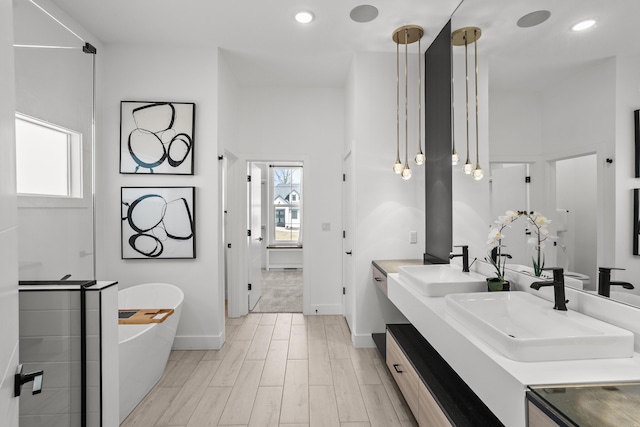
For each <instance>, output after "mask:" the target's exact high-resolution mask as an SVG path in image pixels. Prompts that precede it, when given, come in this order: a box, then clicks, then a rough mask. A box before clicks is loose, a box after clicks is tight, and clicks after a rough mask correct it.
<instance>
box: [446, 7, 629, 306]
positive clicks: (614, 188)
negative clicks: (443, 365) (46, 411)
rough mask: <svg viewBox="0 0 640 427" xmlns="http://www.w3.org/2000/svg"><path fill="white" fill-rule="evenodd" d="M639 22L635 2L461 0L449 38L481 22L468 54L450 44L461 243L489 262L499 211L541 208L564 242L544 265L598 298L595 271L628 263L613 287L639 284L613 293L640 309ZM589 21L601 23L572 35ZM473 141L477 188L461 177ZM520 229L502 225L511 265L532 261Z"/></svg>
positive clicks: (549, 248) (551, 246)
mask: <svg viewBox="0 0 640 427" xmlns="http://www.w3.org/2000/svg"><path fill="white" fill-rule="evenodd" d="M638 16H640V2H638V1H636V0H620V1H618V2H616V4H615V7H612V5H611V2H607V1H605V0H563V1H562V2H554V1H542V2H535V4H534V3H531V2H529V1H526V0H515V1H514V0H464V1H463V2H462V4H461V5H460V7H459V8H458V9H457V10H456V12H455V13H454V15H453V17H452V31H453V32H455V31H456V30H457V29H460V28H464V27H478V28H480V30H481V36H480V38H479V39H478V41H477V42H476V43H474V44H468V46H467V55H466V56H465V48H464V46H463V45H458V46H455V45H454V46H452V49H453V58H454V66H453V79H454V83H453V88H454V89H453V90H454V93H453V99H454V107H453V116H454V141H453V144H454V145H455V148H456V150H457V151H458V153H459V154H460V163H459V164H458V165H456V166H453V178H454V179H453V181H454V185H453V209H454V221H453V225H454V229H453V236H454V237H453V241H454V244H469V246H470V251H471V252H472V256H473V257H476V258H478V259H479V260H482V259H484V257H485V256H486V254H487V247H486V241H487V234H488V231H489V226H490V225H491V224H492V223H493V222H494V221H495V220H496V219H497V217H498V215H504V212H505V210H507V209H510V210H524V209H527V210H535V211H539V212H541V213H542V214H544V215H545V216H546V217H548V218H549V219H551V220H552V223H551V227H550V231H551V234H552V235H554V236H557V240H555V242H553V241H548V242H547V245H546V247H545V249H544V254H545V260H546V265H547V266H560V267H564V268H565V271H568V272H570V274H571V275H572V276H573V277H575V278H578V279H580V280H581V281H582V282H583V288H584V290H585V291H592V292H594V291H595V290H596V289H597V282H598V267H618V268H623V269H625V270H620V271H615V273H614V277H613V280H616V281H624V282H630V283H632V284H634V285H635V289H633V290H629V289H622V287H616V289H613V288H612V290H611V291H612V294H611V295H612V298H619V299H620V300H624V302H627V303H635V302H636V301H637V303H636V305H638V306H640V258H638V257H637V256H636V257H634V256H633V239H634V237H635V236H634V220H633V191H632V189H633V188H636V187H640V181H638V179H637V178H635V175H634V123H633V111H634V110H636V109H638V108H640V43H639V42H638V40H637V37H636V35H635V30H634V28H635V24H636V23H637V17H638ZM587 19H594V20H595V25H593V26H592V27H591V28H588V29H585V30H582V31H574V30H573V29H572V27H573V25H575V24H577V23H579V22H581V21H584V20H587ZM454 44H455V43H454ZM476 48H477V58H478V67H477V73H478V74H477V81H478V88H477V90H476V88H475V81H476V69H475V53H476ZM465 59H466V69H465ZM467 77H468V80H467ZM467 87H468V92H467V90H466V88H467ZM467 93H469V95H468V96H467ZM476 93H477V94H478V113H477V117H478V122H477V124H478V126H477V127H476V100H475V94H476ZM467 129H468V130H467ZM476 129H478V132H477V136H478V137H479V140H478V141H477V142H476ZM467 134H468V135H469V137H468V139H467ZM467 144H468V146H469V157H470V160H471V162H472V163H473V164H474V166H475V164H476V161H477V160H479V163H480V164H481V166H482V168H483V170H484V175H485V176H484V178H483V179H482V180H480V181H474V180H473V179H472V177H471V176H469V175H465V174H464V172H462V166H463V164H464V163H465V159H466V157H467ZM476 145H477V149H476ZM524 225H525V224H524V222H522V223H520V224H515V225H514V226H513V227H511V228H509V229H507V230H505V235H506V237H505V239H504V241H503V243H504V244H505V245H506V247H507V248H506V251H507V252H508V253H509V254H510V255H512V259H510V260H509V263H511V264H512V265H513V266H514V268H519V267H517V266H519V265H522V266H531V265H532V262H531V258H532V249H531V247H530V245H527V239H528V238H529V237H530V236H529V235H527V234H526V233H527V229H526V227H525V226H524ZM529 231H531V230H529ZM618 288H619V289H618Z"/></svg>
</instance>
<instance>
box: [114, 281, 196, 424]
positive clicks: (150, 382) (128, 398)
mask: <svg viewBox="0 0 640 427" xmlns="http://www.w3.org/2000/svg"><path fill="white" fill-rule="evenodd" d="M183 300H184V293H183V292H182V290H181V289H180V288H178V287H176V286H173V285H169V284H167V283H146V284H143V285H137V286H132V287H130V288H127V289H122V290H120V291H119V292H118V308H119V309H127V308H138V309H140V308H144V309H152V308H173V309H174V313H173V314H172V315H171V316H169V317H168V318H167V319H166V320H165V321H164V322H162V323H151V324H148V325H118V342H119V345H118V350H119V352H120V358H119V362H120V387H119V389H120V422H121V423H122V421H123V420H124V419H125V418H126V417H127V416H128V415H129V414H130V413H131V411H133V409H134V408H135V407H136V406H137V405H138V403H140V401H141V400H142V399H143V398H144V397H145V396H146V395H147V393H149V391H151V389H152V388H153V386H154V385H155V384H156V383H157V382H158V380H159V379H160V377H161V376H162V373H163V372H164V369H165V366H166V364H167V360H168V358H169V352H170V351H171V346H172V345H173V339H174V337H175V335H176V329H177V328H178V322H179V321H180V312H181V310H182V301H183Z"/></svg>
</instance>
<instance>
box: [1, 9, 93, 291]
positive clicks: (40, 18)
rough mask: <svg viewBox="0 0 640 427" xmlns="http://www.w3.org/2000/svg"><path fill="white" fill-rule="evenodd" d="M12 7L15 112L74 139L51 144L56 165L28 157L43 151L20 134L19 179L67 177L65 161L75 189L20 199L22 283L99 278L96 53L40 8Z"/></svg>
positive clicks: (22, 117) (39, 158)
mask: <svg viewBox="0 0 640 427" xmlns="http://www.w3.org/2000/svg"><path fill="white" fill-rule="evenodd" d="M13 4H14V46H15V48H14V54H15V79H16V113H19V114H20V120H23V119H26V120H29V121H31V123H35V124H36V127H40V129H42V130H46V129H49V130H55V131H56V133H57V134H60V133H62V134H63V136H64V135H67V134H68V135H69V136H68V143H67V144H64V143H62V144H60V143H58V144H57V146H55V147H54V142H53V140H52V142H51V149H52V150H54V149H55V150H57V156H58V157H57V158H58V161H55V165H54V160H52V159H54V158H56V157H54V156H53V155H51V156H38V154H39V153H40V152H41V150H34V152H31V154H30V153H29V152H28V151H26V152H25V151H24V150H28V149H29V148H28V147H29V146H33V147H37V146H38V145H37V144H28V143H27V141H26V140H25V138H24V137H23V134H22V133H21V132H17V140H16V144H17V151H18V152H21V148H22V149H23V151H22V152H21V155H20V156H19V158H18V162H17V165H16V168H17V169H18V177H19V179H20V171H21V170H22V171H27V170H28V175H27V176H28V177H29V178H30V180H34V179H35V180H53V177H50V176H49V175H48V174H51V173H53V172H54V171H58V174H59V173H60V171H61V170H62V173H64V168H63V167H62V166H63V165H62V163H63V162H62V161H60V160H59V159H61V158H64V159H66V164H67V168H66V169H68V172H67V173H68V175H67V176H66V177H65V176H63V177H62V178H63V179H65V178H66V181H65V182H68V186H69V191H68V194H63V195H57V196H51V195H47V196H44V195H38V194H22V193H21V194H19V195H18V209H19V217H18V218H19V223H18V225H19V262H20V264H19V267H20V269H19V276H20V280H54V279H60V278H61V277H63V276H65V275H67V274H70V275H71V279H72V280H73V279H82V280H88V279H89V280H90V279H94V278H95V277H94V276H95V268H94V257H93V253H94V227H93V219H94V213H93V164H92V163H93V161H92V160H93V159H92V158H93V135H94V131H93V117H94V108H93V104H94V99H93V97H94V56H95V55H93V54H90V53H85V52H84V49H83V48H84V47H85V42H84V41H83V40H82V39H81V38H80V37H78V36H77V35H76V34H75V33H73V32H72V31H71V30H69V29H68V28H67V27H65V26H64V25H63V24H61V23H60V22H59V21H58V20H57V19H56V18H55V17H54V16H53V15H52V14H51V13H50V12H48V11H45V10H44V9H42V8H41V7H40V6H38V5H37V2H34V1H31V0H15V1H14V3H13ZM23 127H24V126H20V127H18V128H23ZM21 137H22V139H21ZM21 142H22V145H21ZM46 142H47V141H45V142H44V143H46ZM56 147H57V148H56ZM54 166H56V167H54ZM57 178H59V176H58V177H57ZM19 188H20V185H19Z"/></svg>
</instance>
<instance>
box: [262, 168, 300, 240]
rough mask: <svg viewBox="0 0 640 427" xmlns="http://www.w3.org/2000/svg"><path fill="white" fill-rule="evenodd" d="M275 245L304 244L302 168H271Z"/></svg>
mask: <svg viewBox="0 0 640 427" xmlns="http://www.w3.org/2000/svg"><path fill="white" fill-rule="evenodd" d="M270 178H271V188H272V189H273V198H272V200H271V212H272V213H273V216H272V218H273V224H272V225H273V230H274V231H273V233H272V242H273V243H276V244H277V243H283V244H285V243H289V244H291V243H295V244H301V243H302V239H301V236H302V221H301V219H302V218H301V217H302V167H300V166H271V176H270Z"/></svg>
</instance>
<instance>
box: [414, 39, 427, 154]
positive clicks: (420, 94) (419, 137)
mask: <svg viewBox="0 0 640 427" xmlns="http://www.w3.org/2000/svg"><path fill="white" fill-rule="evenodd" d="M420 40H422V39H418V153H416V157H414V161H415V162H416V165H418V166H422V165H423V164H424V162H425V160H426V156H425V155H424V153H423V152H422V65H421V64H422V61H421V60H420V52H422V48H421V46H420Z"/></svg>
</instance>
